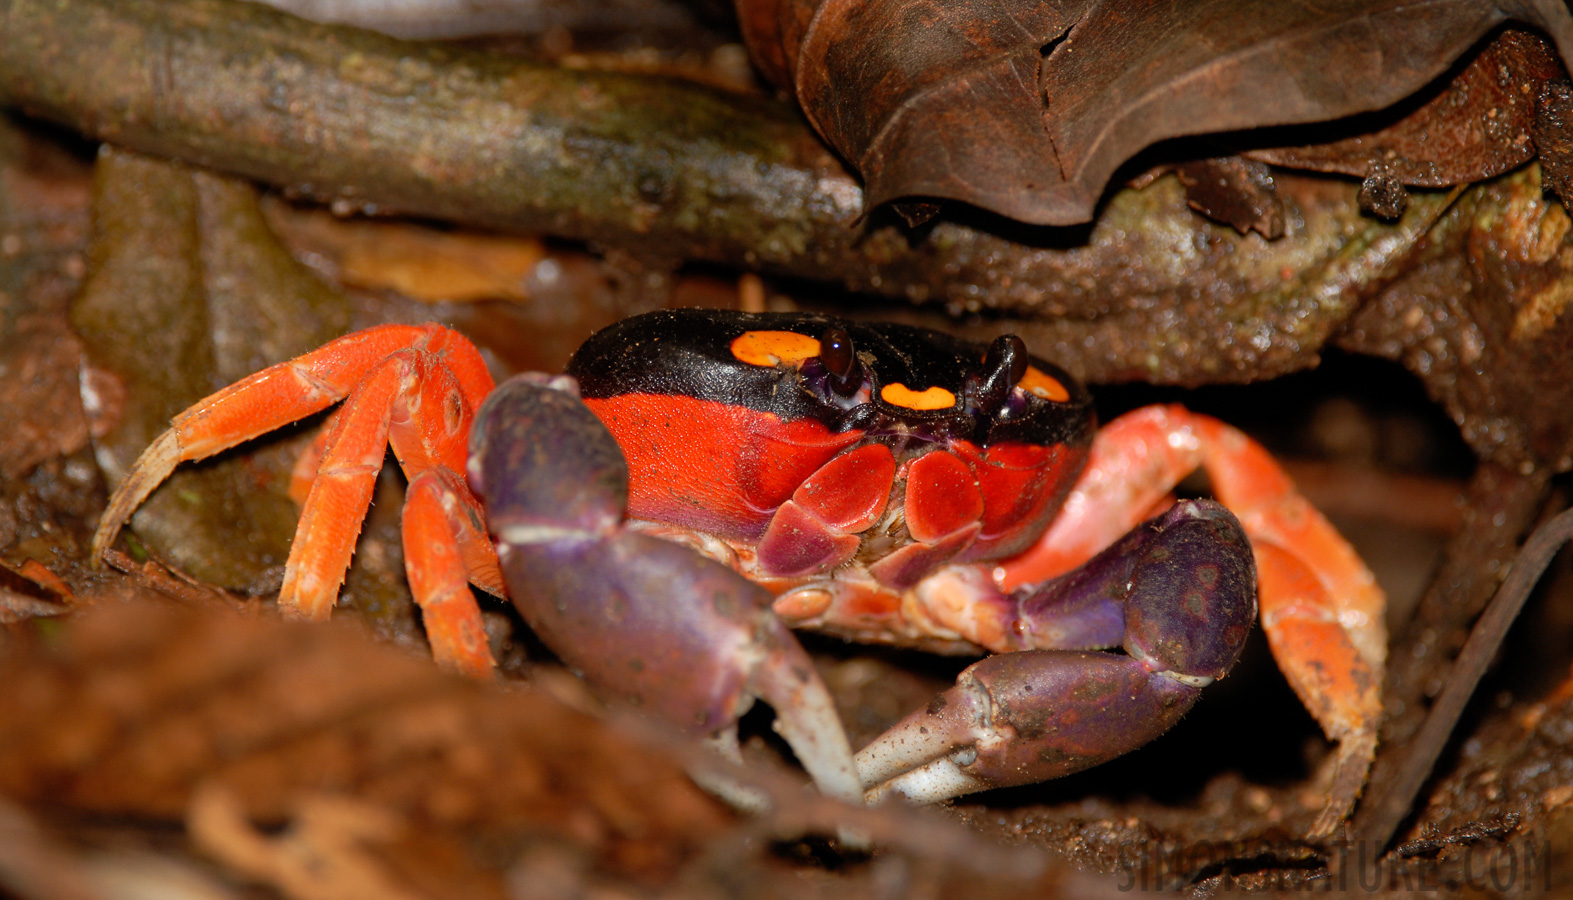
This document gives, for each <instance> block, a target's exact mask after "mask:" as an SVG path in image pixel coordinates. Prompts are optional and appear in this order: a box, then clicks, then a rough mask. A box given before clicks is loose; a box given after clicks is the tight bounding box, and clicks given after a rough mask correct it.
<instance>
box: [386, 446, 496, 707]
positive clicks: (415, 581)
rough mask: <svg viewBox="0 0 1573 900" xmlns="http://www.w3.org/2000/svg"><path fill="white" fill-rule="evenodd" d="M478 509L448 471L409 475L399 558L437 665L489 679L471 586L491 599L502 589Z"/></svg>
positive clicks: (486, 649) (489, 663) (489, 664)
mask: <svg viewBox="0 0 1573 900" xmlns="http://www.w3.org/2000/svg"><path fill="white" fill-rule="evenodd" d="M478 510H479V506H478V504H477V502H476V500H475V497H474V495H472V494H471V493H470V490H469V488H468V487H466V486H465V484H464V481H463V479H460V478H459V477H458V476H457V475H456V474H455V473H454V472H453V471H451V470H449V469H428V470H426V471H425V472H422V473H421V474H419V475H417V476H415V477H414V478H412V479H411V480H410V488H409V491H408V492H407V494H406V496H405V499H404V527H403V533H404V559H405V561H406V566H405V568H406V571H407V572H408V573H409V579H410V590H411V591H412V592H413V593H414V594H415V600H416V602H417V603H419V604H420V607H421V611H422V613H423V614H424V618H425V624H426V638H427V640H428V641H430V642H431V648H432V656H434V657H435V658H436V660H437V664H438V665H440V666H442V667H443V668H446V669H449V670H452V671H456V672H461V673H463V674H465V675H469V676H471V677H473V678H489V677H491V674H492V668H493V666H494V665H495V663H494V661H493V660H492V654H491V648H490V646H489V645H488V644H487V641H486V630H485V628H484V627H483V626H482V624H481V610H480V607H479V606H478V605H476V602H475V594H473V593H472V592H471V591H470V582H471V581H474V582H475V583H476V584H478V585H480V586H481V587H483V588H484V589H486V590H488V591H490V592H491V593H493V594H496V595H498V596H501V595H502V593H503V586H502V572H501V570H500V569H499V568H498V564H497V554H496V551H495V550H493V549H492V544H491V541H490V540H489V539H488V537H487V535H486V533H485V530H484V528H483V527H481V525H480V522H479V521H478V519H477V518H476V513H477V512H478Z"/></svg>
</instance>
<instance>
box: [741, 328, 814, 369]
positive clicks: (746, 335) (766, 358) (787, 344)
mask: <svg viewBox="0 0 1573 900" xmlns="http://www.w3.org/2000/svg"><path fill="white" fill-rule="evenodd" d="M732 355H733V356H735V357H737V358H738V359H740V360H742V361H743V362H746V363H748V364H749V365H751V366H778V365H781V364H782V363H786V364H787V365H796V364H798V363H800V362H802V361H803V360H805V359H809V358H811V357H815V356H818V355H819V339H818V338H811V337H809V336H808V335H806V334H798V333H797V332H795V331H745V332H743V334H742V335H740V336H739V337H738V338H737V340H734V341H733V342H732Z"/></svg>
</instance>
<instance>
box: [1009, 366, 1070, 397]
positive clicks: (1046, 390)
mask: <svg viewBox="0 0 1573 900" xmlns="http://www.w3.org/2000/svg"><path fill="white" fill-rule="evenodd" d="M1019 383H1020V385H1021V389H1022V390H1024V391H1032V392H1033V393H1034V394H1037V395H1038V396H1039V397H1042V398H1043V399H1045V400H1053V401H1054V402H1055V403H1064V402H1065V401H1066V400H1069V399H1070V398H1071V392H1070V391H1067V390H1066V389H1065V385H1063V384H1060V381H1059V379H1058V378H1053V377H1051V376H1049V375H1046V374H1044V372H1043V370H1042V369H1039V368H1038V367H1037V366H1028V367H1027V374H1025V375H1023V376H1021V381H1020V382H1019Z"/></svg>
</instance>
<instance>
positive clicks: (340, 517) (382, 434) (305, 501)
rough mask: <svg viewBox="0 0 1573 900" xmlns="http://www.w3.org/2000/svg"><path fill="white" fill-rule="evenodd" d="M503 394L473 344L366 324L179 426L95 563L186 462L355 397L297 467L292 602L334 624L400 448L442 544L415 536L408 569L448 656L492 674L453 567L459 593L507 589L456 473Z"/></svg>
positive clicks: (151, 451)
mask: <svg viewBox="0 0 1573 900" xmlns="http://www.w3.org/2000/svg"><path fill="white" fill-rule="evenodd" d="M491 388H492V378H491V374H490V373H489V372H488V371H487V369H486V365H485V362H484V361H483V360H482V359H481V358H480V355H479V354H478V353H477V352H476V351H475V349H474V347H473V346H472V345H470V343H469V342H468V341H466V340H464V339H463V338H462V337H460V336H459V335H458V334H457V333H456V332H453V331H450V330H449V329H446V328H443V327H441V326H439V325H432V324H427V325H419V326H409V325H384V326H380V327H377V328H371V329H367V330H365V331H361V332H356V333H355V334H351V335H347V336H345V337H343V338H339V339H338V340H336V341H333V342H330V343H328V344H325V345H324V346H322V347H321V348H318V349H317V350H314V351H312V352H310V353H307V354H305V355H303V356H299V357H296V358H295V359H293V360H289V361H287V362H284V363H280V364H279V365H276V366H272V367H270V368H268V369H264V370H263V371H261V372H258V373H256V374H255V375H252V376H250V377H249V378H246V379H243V380H241V381H239V382H236V383H235V384H233V385H231V386H229V387H227V388H225V389H223V390H221V391H219V392H217V393H215V394H213V395H212V396H210V397H208V398H206V399H204V400H201V401H199V402H198V403H196V404H194V405H193V406H191V407H190V408H189V409H187V410H185V411H184V412H182V413H180V414H179V415H178V416H176V417H175V418H174V420H173V422H172V423H171V427H170V429H169V430H168V431H166V432H165V433H164V434H163V435H161V436H160V437H159V438H158V439H157V440H156V441H154V443H153V444H152V445H151V446H150V447H149V448H148V449H147V450H146V451H144V453H143V454H142V456H141V457H140V458H139V459H138V460H137V462H136V464H135V465H133V466H132V468H131V470H130V471H129V472H128V473H127V476H126V478H125V480H124V481H123V482H122V483H121V485H120V487H119V488H118V489H117V490H116V492H115V495H114V497H112V498H111V500H110V504H109V509H108V510H107V511H106V512H105V515H104V518H103V520H102V522H101V524H100V526H99V530H98V533H97V534H96V535H95V536H94V550H95V554H101V553H102V551H103V549H104V548H106V547H107V546H108V545H109V543H110V542H111V541H112V540H113V539H114V535H115V533H116V532H118V531H119V529H120V527H121V525H122V524H124V522H125V520H126V518H127V517H129V516H130V514H131V512H132V511H133V510H134V509H136V507H137V506H138V505H139V504H140V503H141V502H142V501H143V500H144V499H145V498H146V497H147V495H148V494H149V493H150V492H151V491H152V490H153V488H155V487H157V486H158V484H159V483H161V482H162V481H163V480H164V479H165V478H166V477H168V475H169V473H170V472H171V471H173V470H174V468H175V466H176V465H178V464H179V463H181V462H183V461H186V460H194V459H201V458H203V457H205V456H210V455H212V454H214V453H217V452H219V451H221V450H224V449H227V448H229V447H232V446H235V445H236V444H239V443H241V442H243V441H246V440H249V439H251V438H253V437H257V436H258V435H261V434H264V433H266V432H268V431H271V430H273V429H275V428H278V427H279V426H281V425H284V424H287V423H289V422H292V421H295V420H296V419H300V418H303V417H305V416H308V415H311V414H312V413H315V412H318V411H319V410H322V409H324V408H326V407H327V406H329V405H331V404H333V403H335V402H337V401H339V400H346V402H345V404H344V406H343V407H342V408H340V409H339V410H337V411H335V413H334V414H333V415H332V416H331V417H330V418H329V421H328V423H327V425H326V426H325V427H324V429H323V431H322V433H321V434H320V435H319V436H318V437H317V439H316V440H315V441H314V442H313V443H312V445H311V448H310V449H309V450H308V451H307V452H306V453H305V454H304V456H303V458H302V460H301V461H300V462H299V463H298V464H297V466H296V469H295V473H294V478H293V479H292V484H291V495H292V496H295V497H297V499H300V500H301V501H302V510H301V521H300V525H299V527H298V528H297V530H296V539H295V542H294V544H293V545H292V547H291V550H290V557H289V560H288V562H287V563H286V566H285V575H284V585H283V588H282V589H281V591H280V595H279V605H280V607H281V608H282V609H283V610H284V611H285V613H286V614H293V615H296V616H299V617H302V618H307V619H322V618H326V617H327V616H328V613H329V612H330V611H331V609H332V607H333V603H334V601H335V599H336V597H337V594H338V589H339V585H340V584H341V583H342V582H343V578H344V572H345V570H346V569H347V568H348V567H349V560H350V556H351V554H352V553H353V551H354V546H355V539H356V537H357V536H358V534H359V531H360V523H361V521H362V520H363V519H364V518H365V513H366V509H367V507H368V506H369V504H370V501H371V493H372V489H373V487H374V486H375V482H376V477H377V473H378V471H380V470H381V468H382V462H383V457H384V455H385V453H386V447H387V446H388V445H389V444H390V443H391V444H392V445H393V448H394V452H395V453H396V455H398V457H399V460H400V463H401V465H402V466H403V467H404V469H405V472H406V474H408V475H409V476H410V478H411V480H412V487H413V486H414V484H416V483H418V484H420V485H421V489H420V490H419V491H413V492H412V495H413V496H415V497H417V498H419V499H418V500H417V502H416V503H415V513H414V515H413V517H412V518H413V521H414V522H415V524H416V527H417V529H420V530H419V533H420V534H422V535H431V536H432V537H431V539H430V540H427V539H415V540H413V541H411V539H410V538H406V540H407V545H408V546H411V547H413V548H415V549H416V552H414V553H412V554H407V559H408V560H409V563H408V566H407V567H408V568H409V569H410V570H411V571H410V577H411V581H412V584H416V585H417V586H418V587H417V600H418V601H420V602H421V603H422V606H423V607H426V608H428V613H427V614H428V619H430V620H435V622H436V625H435V630H434V632H433V643H434V645H437V646H436V654H437V656H438V658H439V660H440V661H442V662H444V663H445V664H447V665H449V666H450V667H452V668H458V669H460V670H462V671H467V672H470V673H472V674H484V673H486V672H489V671H490V667H491V657H490V653H489V651H487V650H486V645H485V637H484V633H483V632H482V631H481V630H480V613H479V610H478V608H476V607H475V603H474V598H473V597H469V596H467V595H468V589H467V588H466V589H464V594H465V595H466V596H465V597H462V598H461V597H460V596H459V594H458V593H457V592H455V591H454V590H453V589H452V586H451V584H450V583H451V582H452V581H453V579H452V578H451V577H449V574H448V568H449V567H450V566H449V563H454V564H456V565H457V567H458V571H459V573H460V576H459V582H460V585H461V586H462V583H463V582H464V581H465V580H470V581H473V582H474V583H475V584H477V585H478V586H480V587H481V588H483V589H484V590H488V591H491V592H493V593H501V590H502V578H501V574H500V572H499V571H498V566H497V561H496V556H495V553H494V552H493V551H492V548H491V545H490V542H489V541H488V540H487V539H486V536H485V533H484V527H483V526H482V525H481V524H480V511H479V506H478V505H477V504H476V501H475V499H474V497H473V496H472V495H471V494H470V493H469V490H468V488H467V487H465V486H464V481H463V479H462V478H461V477H459V476H458V475H457V474H456V472H457V471H462V468H463V466H464V463H465V457H466V455H467V444H468V434H469V426H470V421H471V418H472V411H473V410H474V408H475V406H476V405H478V404H479V403H480V401H481V400H482V399H484V398H485V396H486V394H487V393H488V392H490V390H491ZM346 398H347V399H346ZM308 488H309V489H308ZM433 492H435V493H436V494H441V496H434V495H433ZM406 515H407V516H409V514H408V513H407V514H406ZM433 529H436V530H433ZM439 532H440V534H439ZM439 540H440V542H441V546H440V547H439V546H437V545H438V544H439ZM450 545H454V546H451V547H450ZM434 548H435V549H434ZM444 554H447V555H446V556H445V555H444ZM449 557H451V559H450V558H449ZM428 568H429V570H430V572H431V574H430V575H428V574H427V571H428ZM420 585H424V586H425V587H424V589H422V588H421V587H419V586H420ZM465 600H467V601H468V602H467V604H466V603H465V602H464V601H465ZM477 636H479V637H478V640H479V643H478V644H477ZM477 648H479V649H478V650H477Z"/></svg>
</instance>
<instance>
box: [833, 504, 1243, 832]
mask: <svg viewBox="0 0 1573 900" xmlns="http://www.w3.org/2000/svg"><path fill="white" fill-rule="evenodd" d="M1010 601H1011V602H1012V603H1014V604H1015V606H1016V612H1015V616H1016V622H1017V623H1018V625H1017V627H1016V628H1015V631H1016V633H1017V635H1018V636H1019V640H1020V641H1021V645H1022V646H1031V647H1037V648H1052V649H1033V650H1022V651H1018V652H1011V653H1001V654H999V655H996V656H991V657H988V658H987V659H984V660H983V661H981V662H979V663H977V664H976V665H973V666H971V667H970V668H968V669H967V670H966V671H964V672H962V673H961V675H960V676H958V678H957V683H956V686H955V687H953V688H951V689H949V690H948V691H946V692H944V693H942V694H940V695H939V696H938V697H936V698H935V699H934V701H933V702H932V703H930V704H929V706H928V707H927V709H924V710H919V711H917V712H914V713H912V714H911V715H909V716H908V717H907V718H906V719H904V720H902V721H901V722H900V723H898V724H897V725H896V726H895V727H894V728H892V729H890V730H889V731H887V732H885V734H883V735H881V736H880V737H879V738H878V739H876V740H875V741H874V742H873V743H872V744H870V745H868V746H867V747H865V748H864V749H863V750H862V751H861V752H860V753H858V756H857V764H858V771H859V774H860V776H861V777H862V779H863V783H864V785H865V787H867V788H868V799H869V800H870V801H871V802H875V801H879V800H883V799H885V798H887V797H888V796H889V795H890V794H892V793H896V794H900V795H902V796H905V797H906V798H908V799H909V800H913V801H916V802H937V801H939V800H944V799H948V798H950V797H956V796H960V795H962V794H967V793H971V792H973V791H978V790H983V789H986V788H991V787H1007V786H1011V785H1018V784H1030V783H1033V782H1038V781H1045V780H1047V779H1050V778H1057V777H1059V776H1061V775H1068V774H1070V773H1072V772H1077V771H1080V770H1082V769H1085V768H1088V767H1091V766H1094V765H1097V764H1099V763H1102V762H1105V761H1107V760H1110V759H1113V758H1114V757H1116V756H1119V755H1120V754H1123V753H1126V752H1128V751H1130V750H1133V749H1135V748H1137V747H1140V746H1141V745H1143V744H1145V743H1147V742H1148V741H1151V740H1152V739H1153V738H1155V737H1157V736H1158V735H1160V734H1162V733H1163V732H1165V731H1167V730H1168V729H1169V728H1170V726H1172V725H1173V724H1174V723H1175V722H1177V721H1179V719H1180V717H1181V716H1183V715H1184V714H1185V713H1186V712H1187V711H1188V710H1189V709H1190V708H1191V706H1192V704H1194V703H1195V702H1196V700H1197V698H1198V697H1199V696H1200V695H1201V691H1202V688H1204V687H1206V686H1207V685H1208V684H1211V683H1212V682H1213V681H1214V680H1216V679H1218V678H1221V677H1223V676H1224V675H1225V674H1226V673H1227V672H1228V671H1229V668H1230V667H1231V666H1233V665H1234V662H1235V660H1236V659H1237V658H1238V657H1239V655H1240V650H1241V648H1242V647H1243V646H1244V644H1245V637H1246V635H1247V633H1248V632H1249V631H1250V628H1251V623H1252V621H1253V620H1254V619H1255V617H1256V568H1255V565H1254V563H1253V560H1252V555H1251V545H1250V541H1249V539H1248V538H1247V537H1246V534H1245V531H1244V529H1243V528H1241V526H1240V523H1239V521H1238V520H1236V519H1235V517H1234V516H1233V515H1232V514H1231V513H1230V512H1229V511H1228V510H1227V509H1224V508H1223V507H1222V506H1221V505H1219V504H1217V503H1214V502H1212V501H1208V500H1196V501H1182V502H1180V503H1178V504H1176V505H1175V506H1173V507H1172V508H1170V509H1169V510H1168V511H1167V512H1165V513H1163V514H1162V515H1159V516H1157V517H1155V518H1153V519H1151V520H1149V521H1147V522H1145V523H1143V524H1142V525H1140V526H1138V527H1137V528H1136V529H1135V530H1133V531H1131V532H1130V533H1129V534H1128V535H1126V536H1125V537H1124V538H1123V539H1121V540H1120V541H1118V542H1116V543H1115V544H1114V545H1112V546H1110V547H1109V548H1108V549H1107V550H1105V551H1103V552H1102V553H1100V554H1098V555H1097V556H1095V557H1094V558H1093V559H1092V560H1091V561H1089V562H1088V563H1087V564H1086V565H1085V566H1084V567H1083V568H1081V569H1078V570H1076V571H1074V572H1071V573H1070V574H1067V575H1065V576H1062V577H1060V578H1057V579H1054V580H1052V581H1048V582H1045V583H1044V584H1042V585H1038V586H1036V587H1033V588H1027V589H1022V590H1020V591H1017V592H1016V593H1015V594H1014V595H1012V597H1011V598H1010ZM1115 646H1118V647H1121V648H1122V649H1123V650H1124V654H1123V655H1121V654H1116V653H1108V652H1102V651H1101V650H1098V649H1095V648H1103V647H1115Z"/></svg>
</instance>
